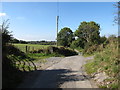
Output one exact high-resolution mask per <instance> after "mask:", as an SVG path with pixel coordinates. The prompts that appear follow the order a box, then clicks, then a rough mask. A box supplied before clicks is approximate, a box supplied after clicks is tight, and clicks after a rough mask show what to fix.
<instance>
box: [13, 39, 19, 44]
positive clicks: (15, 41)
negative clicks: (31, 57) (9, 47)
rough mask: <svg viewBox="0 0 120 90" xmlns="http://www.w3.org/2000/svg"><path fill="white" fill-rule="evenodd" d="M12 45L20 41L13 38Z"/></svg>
mask: <svg viewBox="0 0 120 90" xmlns="http://www.w3.org/2000/svg"><path fill="white" fill-rule="evenodd" d="M11 43H19V40H18V39H16V38H13V39H12V40H11Z"/></svg>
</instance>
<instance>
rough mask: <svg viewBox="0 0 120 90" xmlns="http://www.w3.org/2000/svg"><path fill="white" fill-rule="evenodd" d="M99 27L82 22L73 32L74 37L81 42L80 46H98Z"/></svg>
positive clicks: (93, 23)
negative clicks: (87, 44)
mask: <svg viewBox="0 0 120 90" xmlns="http://www.w3.org/2000/svg"><path fill="white" fill-rule="evenodd" d="M99 30H100V26H99V25H98V24H97V23H95V22H93V21H91V22H85V21H84V22H82V23H81V24H80V25H79V27H78V29H77V30H76V31H75V36H77V37H78V38H79V40H80V41H82V44H83V42H84V44H86V43H89V44H91V45H93V44H98V43H99V40H100V35H99V34H100V32H99Z"/></svg>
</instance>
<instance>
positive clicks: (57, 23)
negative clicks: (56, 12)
mask: <svg viewBox="0 0 120 90" xmlns="http://www.w3.org/2000/svg"><path fill="white" fill-rule="evenodd" d="M58 20H59V16H57V28H56V29H57V43H56V44H57V46H58Z"/></svg>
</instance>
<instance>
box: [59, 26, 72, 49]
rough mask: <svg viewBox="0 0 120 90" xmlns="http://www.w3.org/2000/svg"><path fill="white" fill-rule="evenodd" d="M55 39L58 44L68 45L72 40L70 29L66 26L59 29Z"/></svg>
mask: <svg viewBox="0 0 120 90" xmlns="http://www.w3.org/2000/svg"><path fill="white" fill-rule="evenodd" d="M57 40H58V45H60V46H65V47H69V46H70V44H71V43H72V41H73V40H74V37H73V32H72V30H71V29H70V28H68V27H65V28H63V29H61V31H60V32H59V33H58V38H57Z"/></svg>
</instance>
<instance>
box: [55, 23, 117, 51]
mask: <svg viewBox="0 0 120 90" xmlns="http://www.w3.org/2000/svg"><path fill="white" fill-rule="evenodd" d="M100 30H101V29H100V25H99V24H98V23H96V22H94V21H90V22H86V21H83V22H81V23H80V25H79V26H78V28H77V30H76V31H75V32H73V31H72V30H71V29H70V28H68V27H64V28H62V29H61V30H60V32H59V33H58V38H57V41H58V45H60V46H64V47H71V48H77V49H88V48H89V47H91V46H93V45H100V44H103V43H108V40H107V37H105V36H100ZM110 37H113V38H116V36H115V35H111V36H110Z"/></svg>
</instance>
